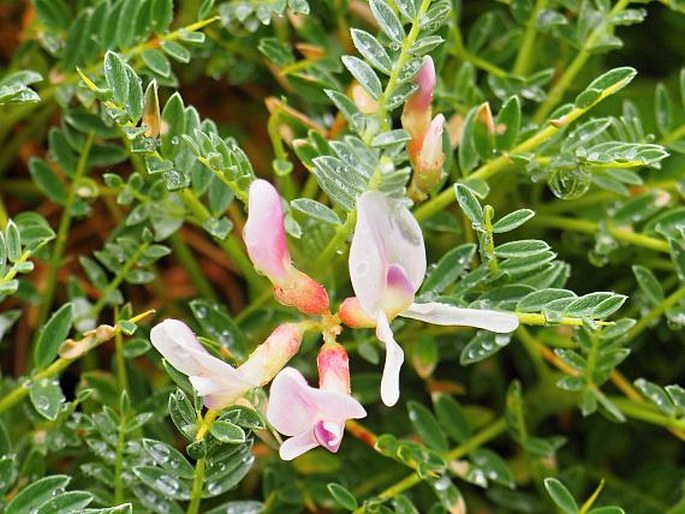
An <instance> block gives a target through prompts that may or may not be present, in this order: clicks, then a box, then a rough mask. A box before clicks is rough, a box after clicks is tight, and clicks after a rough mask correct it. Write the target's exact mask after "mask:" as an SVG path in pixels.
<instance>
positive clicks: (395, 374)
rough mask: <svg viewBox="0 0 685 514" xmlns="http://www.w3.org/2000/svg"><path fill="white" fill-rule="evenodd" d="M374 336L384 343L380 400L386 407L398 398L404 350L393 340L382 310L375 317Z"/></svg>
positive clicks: (393, 403)
mask: <svg viewBox="0 0 685 514" xmlns="http://www.w3.org/2000/svg"><path fill="white" fill-rule="evenodd" d="M376 337H378V339H380V340H381V341H383V343H384V344H385V365H384V366H383V377H382V378H381V400H382V401H383V403H384V404H385V405H387V406H388V407H392V406H393V405H395V404H396V403H397V400H399V398H400V368H401V367H402V363H403V362H404V352H403V351H402V348H401V347H400V345H398V344H397V342H396V341H395V337H394V336H393V333H392V330H391V329H390V323H389V322H388V318H386V317H385V313H382V312H381V313H379V314H378V318H377V319H376Z"/></svg>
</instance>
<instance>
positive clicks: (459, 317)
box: [401, 302, 519, 334]
mask: <svg viewBox="0 0 685 514" xmlns="http://www.w3.org/2000/svg"><path fill="white" fill-rule="evenodd" d="M401 315H402V316H404V317H405V318H411V319H417V320H419V321H425V322H427V323H432V324H434V325H463V326H466V327H475V328H482V329H485V330H489V331H491V332H497V333H499V334H506V333H508V332H512V331H514V330H516V328H517V327H518V326H519V319H518V317H517V316H515V315H513V314H508V313H506V312H497V311H491V310H481V309H462V308H461V307H455V306H453V305H447V304H445V303H439V302H428V303H415V304H412V306H411V307H410V308H409V309H407V310H406V311H404V312H403V313H401Z"/></svg>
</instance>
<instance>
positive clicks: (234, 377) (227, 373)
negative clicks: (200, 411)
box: [150, 319, 303, 409]
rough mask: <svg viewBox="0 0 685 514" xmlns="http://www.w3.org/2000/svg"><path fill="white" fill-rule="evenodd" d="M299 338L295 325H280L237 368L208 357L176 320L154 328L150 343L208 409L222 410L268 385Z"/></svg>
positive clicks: (301, 332) (184, 327) (288, 356)
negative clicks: (188, 381) (247, 394)
mask: <svg viewBox="0 0 685 514" xmlns="http://www.w3.org/2000/svg"><path fill="white" fill-rule="evenodd" d="M302 335H303V329H302V328H301V326H300V325H298V324H296V323H284V324H282V325H279V326H278V327H276V329H275V330H274V331H273V332H272V333H271V335H270V336H269V337H268V338H267V339H266V341H264V342H263V343H262V344H261V345H259V346H258V347H257V348H256V349H255V351H254V352H252V353H251V354H250V356H249V357H248V359H247V360H246V361H245V362H244V363H243V364H242V365H241V366H239V367H238V368H234V367H233V366H231V365H230V364H228V363H227V362H224V361H222V360H221V359H218V358H217V357H214V356H213V355H212V354H210V353H209V352H208V351H207V350H206V349H205V347H204V346H202V344H201V343H200V341H198V339H197V337H196V336H195V334H194V333H193V331H192V330H191V329H190V328H189V327H188V325H186V324H185V323H183V322H182V321H179V320H176V319H166V320H164V321H163V322H161V323H159V324H158V325H155V326H154V327H153V328H152V330H151V331H150V341H151V342H152V345H153V346H154V347H155V348H156V349H157V351H159V353H161V354H162V356H163V357H164V358H165V359H166V360H167V362H169V364H171V365H172V366H173V367H174V368H176V369H177V370H178V371H180V372H181V373H183V374H184V375H188V380H190V383H191V384H192V386H193V388H194V389H195V390H196V391H197V393H198V394H199V395H200V396H202V397H203V398H204V404H205V406H206V407H207V408H209V409H222V408H224V407H227V406H229V405H232V404H233V403H235V402H236V401H237V400H238V399H240V398H241V397H242V396H244V395H245V394H246V393H247V392H248V391H250V390H251V389H254V388H255V387H260V386H263V385H266V384H268V383H269V382H270V381H271V380H272V379H273V377H274V376H275V375H276V373H278V372H279V371H280V370H281V369H282V368H283V367H284V366H285V365H286V364H287V363H288V361H289V360H290V359H291V358H292V357H293V356H294V355H295V354H296V353H297V352H298V350H299V348H300V343H301V342H302Z"/></svg>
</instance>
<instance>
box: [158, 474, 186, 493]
mask: <svg viewBox="0 0 685 514" xmlns="http://www.w3.org/2000/svg"><path fill="white" fill-rule="evenodd" d="M180 487H181V484H180V483H179V481H178V479H177V478H175V477H172V476H171V475H160V476H159V477H158V478H157V479H156V480H155V489H157V490H158V491H160V492H162V493H164V494H168V495H172V494H175V493H176V492H177V491H178V490H179V488H180Z"/></svg>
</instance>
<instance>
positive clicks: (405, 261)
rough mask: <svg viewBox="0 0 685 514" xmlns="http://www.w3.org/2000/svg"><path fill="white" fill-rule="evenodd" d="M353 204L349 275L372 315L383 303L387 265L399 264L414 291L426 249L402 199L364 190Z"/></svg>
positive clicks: (418, 281) (424, 259)
mask: <svg viewBox="0 0 685 514" xmlns="http://www.w3.org/2000/svg"><path fill="white" fill-rule="evenodd" d="M357 206H358V211H357V225H356V228H355V231H354V236H353V238H352V244H351V247H350V259H349V267H350V278H351V280H352V287H353V288H354V291H355V294H356V296H357V298H358V299H359V303H360V305H361V306H362V309H363V310H364V312H365V313H366V314H367V315H368V316H370V317H373V318H375V317H376V316H377V314H378V312H379V310H380V309H381V308H382V306H383V296H384V294H385V292H386V285H387V283H386V279H387V272H388V268H389V267H390V266H391V265H393V264H398V265H400V266H401V267H402V269H403V270H404V272H405V274H406V276H407V278H408V280H409V282H410V283H411V285H412V288H413V290H414V291H416V290H417V289H418V288H419V286H420V285H421V282H422V281H423V277H424V274H425V272H426V250H425V248H424V243H423V234H422V233H421V228H420V227H419V224H418V222H417V221H416V220H415V219H414V217H413V216H412V214H411V212H409V209H408V208H407V206H406V204H405V203H404V201H403V200H398V199H392V198H390V197H388V196H386V195H385V194H383V193H381V192H379V191H367V192H366V193H364V194H362V195H361V196H360V197H359V199H358V201H357Z"/></svg>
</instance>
